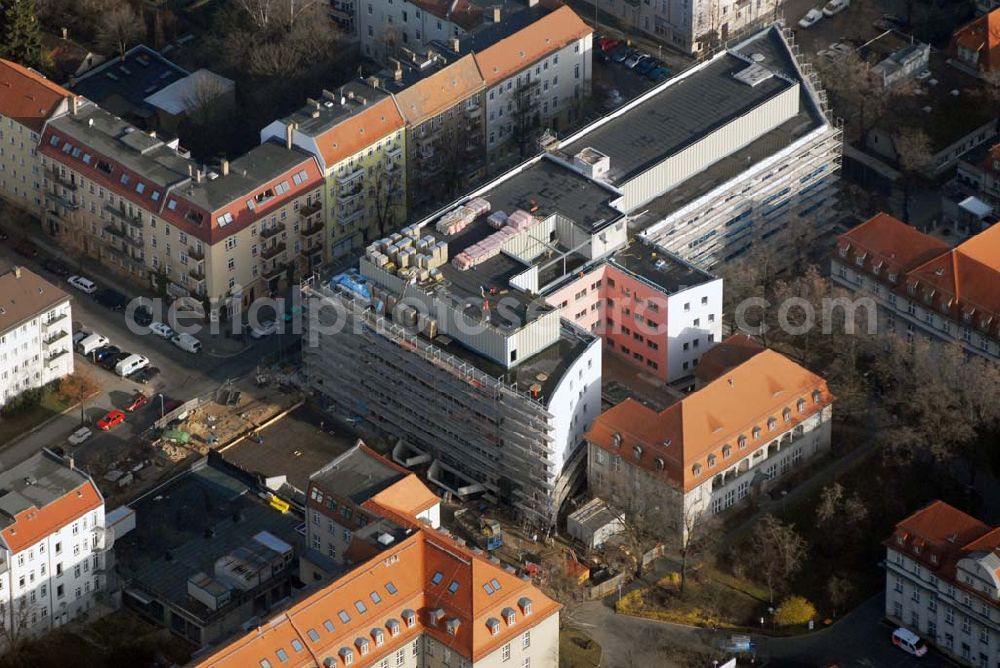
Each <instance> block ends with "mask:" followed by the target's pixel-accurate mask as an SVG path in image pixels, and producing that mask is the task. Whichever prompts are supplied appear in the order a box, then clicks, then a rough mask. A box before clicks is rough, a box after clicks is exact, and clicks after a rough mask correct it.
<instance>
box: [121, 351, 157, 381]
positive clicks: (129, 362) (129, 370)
mask: <svg viewBox="0 0 1000 668" xmlns="http://www.w3.org/2000/svg"><path fill="white" fill-rule="evenodd" d="M147 366H149V358H148V357H145V356H144V355H135V354H132V355H129V356H128V357H126V358H125V359H123V360H122V361H121V362H119V363H118V364H116V365H115V373H116V374H118V375H119V376H121V377H122V378H125V377H127V376H131V375H132V374H133V373H135V372H136V371H138V370H139V369H142V368H144V367H147Z"/></svg>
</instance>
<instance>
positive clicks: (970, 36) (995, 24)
mask: <svg viewBox="0 0 1000 668" xmlns="http://www.w3.org/2000/svg"><path fill="white" fill-rule="evenodd" d="M958 47H963V48H965V49H968V50H969V51H972V52H975V53H978V54H979V60H978V62H977V63H976V66H977V67H978V69H980V70H982V71H984V72H992V71H995V70H997V69H1000V8H998V9H994V10H993V11H992V12H990V13H989V14H986V15H985V16H980V17H979V18H977V19H975V20H974V21H972V22H970V23H968V24H966V25H964V26H962V27H961V28H959V29H958V30H956V31H955V34H954V35H953V36H952V42H951V52H952V56H953V57H956V58H959V60H962V59H961V58H960V57H959V56H958ZM963 62H964V61H963Z"/></svg>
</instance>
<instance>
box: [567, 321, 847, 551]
mask: <svg viewBox="0 0 1000 668" xmlns="http://www.w3.org/2000/svg"><path fill="white" fill-rule="evenodd" d="M733 347H740V348H742V347H743V346H742V343H741V342H738V341H735V340H733V339H730V340H728V341H725V342H723V343H720V344H719V345H718V346H716V347H715V348H714V349H713V350H712V354H713V356H714V357H719V358H723V359H724V358H725V357H727V355H726V354H725V351H726V349H727V348H733ZM717 351H718V352H717ZM741 354H742V353H741V352H737V353H735V354H733V355H731V356H730V357H739V356H740V355H741ZM725 366H726V365H720V366H718V368H719V370H720V371H721V374H720V375H719V376H718V377H716V378H715V379H714V380H711V381H710V382H708V383H706V384H704V385H703V386H702V387H701V388H700V389H698V390H696V391H695V392H693V393H692V394H690V395H689V396H687V397H686V398H684V399H682V400H681V401H679V402H677V403H675V404H673V405H671V406H668V407H667V408H666V409H664V410H663V411H660V412H657V411H654V410H653V409H651V408H648V407H647V406H645V405H643V404H641V403H639V402H637V401H635V400H633V399H626V400H625V401H623V402H622V403H620V404H618V405H617V406H614V407H613V408H611V409H609V410H607V411H605V412H604V413H603V414H601V416H600V417H598V418H597V420H596V421H595V422H594V425H593V427H592V429H591V430H590V432H589V433H588V434H587V435H586V439H587V443H588V450H589V451H588V462H587V480H588V483H589V486H590V491H591V492H592V493H593V494H595V495H597V496H600V497H601V498H603V499H605V500H606V501H608V502H609V503H610V504H611V505H613V506H617V507H618V508H620V509H621V510H622V511H623V512H626V513H628V512H641V511H648V510H649V509H651V508H653V507H655V506H659V508H660V510H661V511H662V512H665V513H669V514H671V515H672V516H673V518H672V519H673V522H671V524H672V525H675V526H676V527H677V528H678V531H683V530H684V529H683V528H684V527H685V526H690V522H691V521H693V520H694V519H696V518H697V517H698V516H700V515H703V514H713V515H717V514H719V513H722V512H724V511H725V510H727V509H729V508H731V507H733V506H735V505H737V504H739V503H740V502H741V501H744V500H746V499H747V498H748V497H750V496H751V494H753V493H754V492H757V491H761V490H762V489H766V487H767V485H768V483H769V481H771V480H774V479H776V478H778V477H780V476H781V475H783V474H785V473H787V472H788V471H789V470H791V469H792V468H794V467H795V466H797V465H799V464H800V463H802V462H804V461H806V460H807V459H809V458H811V457H813V456H815V455H817V454H820V453H821V452H824V451H826V450H828V449H829V447H830V420H831V417H832V415H833V402H834V397H833V395H832V394H831V393H830V391H829V389H828V388H827V385H826V381H824V380H823V379H822V378H820V377H819V376H817V375H815V374H813V373H810V372H809V371H807V370H806V369H804V368H802V367H801V366H799V365H798V364H796V363H795V362H792V361H791V360H790V359H788V358H787V357H784V356H783V355H780V354H778V353H776V352H774V351H773V350H766V349H765V350H762V351H759V352H758V353H757V354H755V355H752V356H750V357H749V358H747V359H746V360H745V361H743V362H741V363H739V364H737V365H736V366H733V367H732V368H725Z"/></svg>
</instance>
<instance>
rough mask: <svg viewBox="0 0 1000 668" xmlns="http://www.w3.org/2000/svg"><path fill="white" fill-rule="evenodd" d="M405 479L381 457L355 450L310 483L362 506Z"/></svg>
mask: <svg viewBox="0 0 1000 668" xmlns="http://www.w3.org/2000/svg"><path fill="white" fill-rule="evenodd" d="M407 475H408V473H403V472H401V471H400V470H399V469H397V468H396V467H394V466H391V465H390V464H389V463H388V462H387V461H386V460H384V459H382V458H381V457H377V456H375V457H373V456H372V455H370V454H369V453H368V452H366V451H365V450H364V449H363V448H361V447H354V448H351V449H350V450H348V451H347V452H345V453H344V454H342V455H341V456H339V457H337V458H336V459H335V460H333V461H332V462H330V463H329V464H328V465H327V466H325V467H324V468H322V469H320V470H319V471H317V472H316V473H315V474H313V475H312V476H311V478H310V481H311V482H314V483H316V484H318V485H319V486H320V487H322V488H323V489H324V490H326V491H328V492H330V493H332V494H337V495H338V496H341V497H343V498H345V499H350V500H351V502H352V503H354V504H356V505H361V504H362V503H364V502H365V501H367V500H368V499H370V498H372V497H373V496H375V495H376V494H378V493H379V492H381V491H382V490H384V489H386V488H387V487H389V486H391V485H392V484H394V483H396V482H398V481H400V480H402V479H403V478H405V477H406V476H407Z"/></svg>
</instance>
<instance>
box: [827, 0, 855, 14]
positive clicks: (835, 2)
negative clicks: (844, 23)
mask: <svg viewBox="0 0 1000 668" xmlns="http://www.w3.org/2000/svg"><path fill="white" fill-rule="evenodd" d="M850 6H851V0H830V2H828V3H826V4H825V5H824V6H823V16H836V15H837V14H839V13H840V12H842V11H844V10H845V9H847V8H848V7H850Z"/></svg>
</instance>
